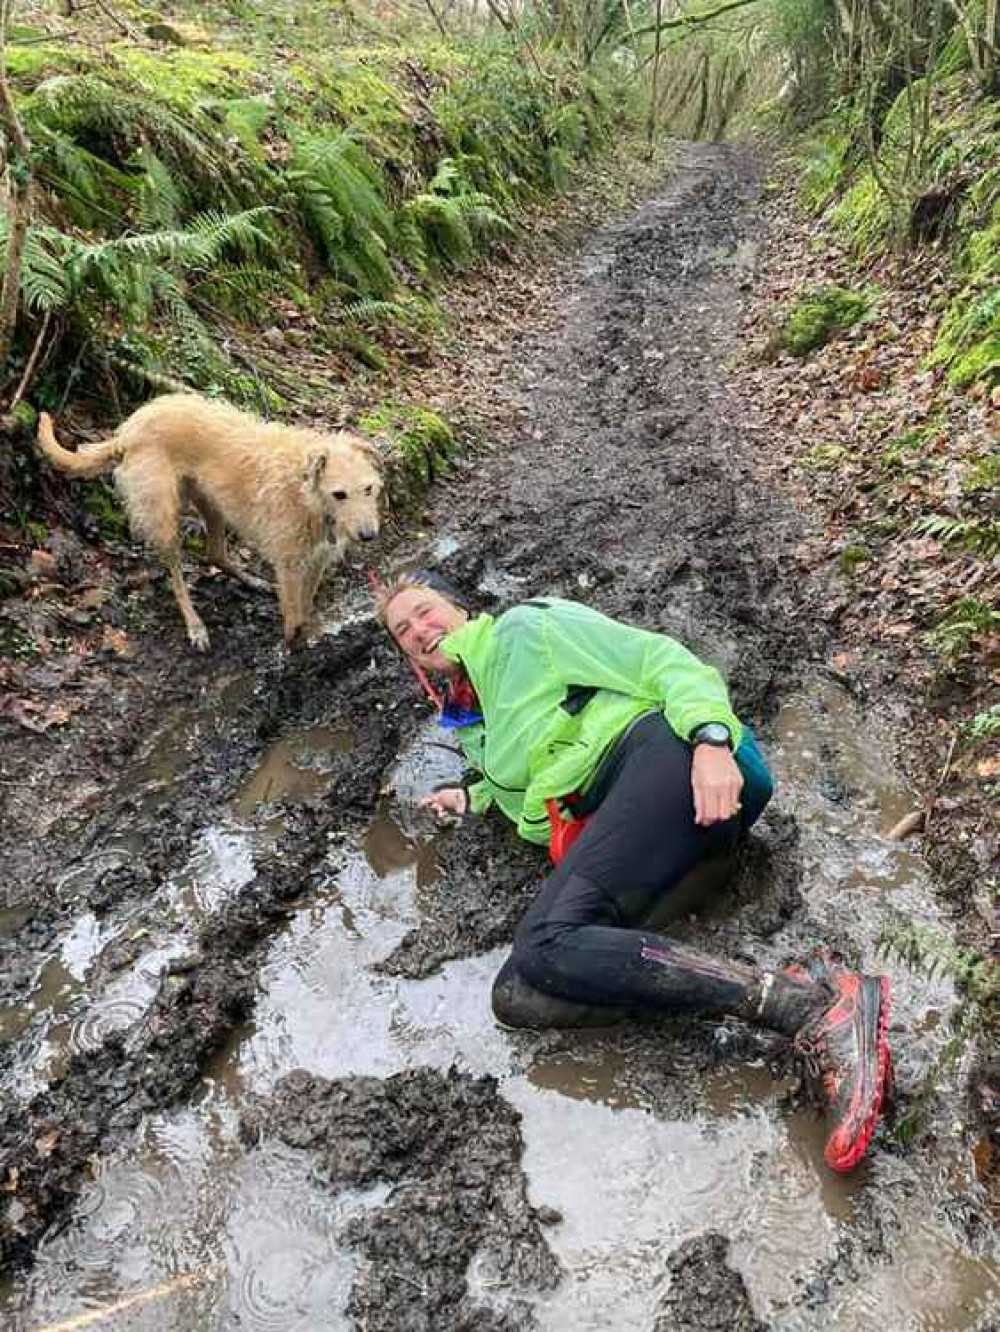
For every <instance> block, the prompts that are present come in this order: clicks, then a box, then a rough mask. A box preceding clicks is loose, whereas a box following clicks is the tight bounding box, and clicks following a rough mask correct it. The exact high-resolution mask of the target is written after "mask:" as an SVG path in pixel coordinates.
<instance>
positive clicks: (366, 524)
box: [38, 393, 382, 651]
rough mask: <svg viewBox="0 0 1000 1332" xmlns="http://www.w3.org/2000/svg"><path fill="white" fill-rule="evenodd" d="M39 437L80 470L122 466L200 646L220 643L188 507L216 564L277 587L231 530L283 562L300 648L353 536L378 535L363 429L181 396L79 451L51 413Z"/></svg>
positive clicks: (137, 521) (376, 489)
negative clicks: (191, 542) (193, 572)
mask: <svg viewBox="0 0 1000 1332" xmlns="http://www.w3.org/2000/svg"><path fill="white" fill-rule="evenodd" d="M38 443H39V445H40V446H41V449H42V452H43V453H44V454H45V456H46V457H47V458H48V459H49V460H50V461H51V462H53V463H54V464H55V466H56V467H58V468H60V469H61V470H62V471H64V472H69V473H71V474H72V475H73V476H79V477H95V476H100V475H102V474H103V473H105V472H110V471H112V470H113V471H114V478H115V483H116V485H117V486H118V489H119V490H120V492H121V494H122V498H123V500H124V502H125V507H126V509H127V511H128V516H129V522H130V523H131V525H132V530H133V532H134V533H135V534H136V535H137V536H140V537H142V538H144V539H145V540H146V541H148V542H150V543H151V544H152V545H153V546H154V547H155V548H156V550H157V551H158V552H159V555H160V558H161V559H162V560H163V562H164V564H165V565H166V566H167V570H168V572H169V574H170V586H171V587H172V588H173V592H174V596H175V597H176V598H177V604H178V606H179V607H180V609H181V614H182V615H183V616H184V623H185V624H186V625H187V632H188V638H189V639H190V640H191V642H192V644H193V645H194V646H195V647H196V648H198V649H199V650H200V651H204V650H205V649H206V648H207V647H208V631H207V630H206V629H205V626H204V624H203V623H202V621H201V618H200V617H199V615H198V612H197V611H196V610H195V608H194V606H193V605H192V604H191V596H190V593H189V592H188V589H187V586H186V584H185V582H184V575H183V573H182V572H181V542H180V520H181V515H182V513H183V511H184V509H185V508H186V507H188V506H193V507H194V508H195V509H197V511H198V512H199V513H200V514H201V516H202V518H203V519H204V521H205V531H206V557H207V559H208V560H209V561H210V562H211V563H212V564H215V565H217V566H218V567H219V568H220V569H224V570H226V571H227V572H228V573H231V574H233V575H235V577H237V578H239V579H241V580H242V581H243V582H244V583H246V584H247V585H248V586H250V587H252V588H255V589H257V590H264V591H266V590H269V589H268V585H267V584H266V583H264V582H262V580H261V579H259V578H254V577H252V576H251V575H250V574H249V573H248V572H247V571H246V569H244V568H243V567H242V565H240V564H239V563H238V561H236V560H235V559H234V558H233V557H232V556H231V555H230V554H229V552H228V551H227V549H226V528H227V527H229V528H232V529H233V531H235V532H237V533H239V535H240V536H241V537H242V538H243V539H244V540H245V541H246V542H247V543H248V544H249V545H251V546H253V547H255V549H257V550H258V551H259V552H260V553H261V555H263V556H264V557H265V559H267V560H269V561H270V563H271V564H272V565H273V566H274V571H275V574H276V575H277V580H278V597H279V600H280V602H281V611H282V616H283V618H284V625H285V642H286V643H287V644H288V645H289V647H294V646H296V645H297V644H298V643H299V641H300V640H301V638H302V637H303V636H304V634H305V630H306V628H307V626H308V623H309V617H310V614H311V612H312V606H313V600H314V598H315V596H316V592H317V590H318V588H319V584H320V581H321V579H322V578H323V575H324V573H325V572H326V570H327V568H328V567H329V566H330V564H331V563H332V562H333V561H334V560H339V559H340V558H341V557H342V555H343V553H344V550H345V548H346V546H347V544H348V542H349V541H353V540H361V541H369V540H371V539H372V538H373V537H376V536H378V530H379V515H378V502H379V493H380V491H381V489H382V481H381V475H380V471H379V465H378V451H377V450H376V448H375V447H374V445H372V444H370V443H369V442H368V441H367V440H365V439H362V438H361V436H359V435H355V434H353V433H352V432H351V431H347V430H342V431H339V432H338V433H337V434H335V435H324V434H322V433H320V432H319V431H316V430H306V429H301V428H298V427H295V426H284V425H271V424H265V423H263V422H261V421H258V420H256V419H255V418H254V417H252V416H247V415H246V414H245V413H244V412H241V411H237V409H236V408H235V407H230V406H229V405H228V404H226V403H222V402H211V401H209V400H208V399H207V398H201V397H198V396H197V395H195V394H187V393H171V394H168V395H166V396H164V397H161V398H155V399H154V400H153V401H152V402H149V403H147V404H146V406H145V407H140V408H139V410H138V411H137V412H135V413H134V414H133V415H132V416H130V417H129V419H128V420H127V421H125V422H124V424H123V425H121V426H120V427H119V429H118V430H117V432H116V433H115V435H114V436H113V437H112V438H111V439H109V440H105V441H104V442H103V443H100V444H96V445H93V446H91V447H89V448H86V449H83V450H81V451H80V452H79V453H70V452H69V451H68V450H67V449H64V448H63V447H62V446H61V445H60V444H59V442H58V441H57V439H56V437H55V432H54V431H53V429H52V421H51V418H50V417H48V416H46V415H45V414H44V413H43V414H42V415H41V417H40V418H39V423H38Z"/></svg>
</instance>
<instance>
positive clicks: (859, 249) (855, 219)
mask: <svg viewBox="0 0 1000 1332" xmlns="http://www.w3.org/2000/svg"><path fill="white" fill-rule="evenodd" d="M830 221H831V223H832V225H833V226H834V227H835V228H837V229H838V230H839V231H842V232H844V233H845V234H846V236H847V238H848V240H849V242H850V245H851V247H852V249H853V250H854V251H855V253H857V254H868V253H870V252H871V251H873V250H878V249H880V248H881V247H882V246H884V245H885V244H886V242H887V241H888V240H889V239H890V236H891V230H892V210H891V209H890V207H889V201H888V200H887V199H886V197H885V193H884V192H883V191H882V190H881V189H879V186H878V182H877V181H876V180H875V177H874V176H873V175H872V173H871V171H870V170H865V171H862V173H861V175H860V176H859V177H858V179H857V180H856V181H855V183H854V184H853V185H852V186H851V188H850V189H849V190H848V191H847V193H846V194H845V195H844V197H843V198H842V199H841V200H840V202H839V203H838V204H837V205H836V207H835V208H834V209H833V210H832V211H831V213H830Z"/></svg>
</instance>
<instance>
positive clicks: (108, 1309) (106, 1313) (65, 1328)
mask: <svg viewBox="0 0 1000 1332" xmlns="http://www.w3.org/2000/svg"><path fill="white" fill-rule="evenodd" d="M224 1272H225V1266H224V1264H222V1263H212V1264H211V1266H209V1267H206V1268H205V1270H204V1271H202V1272H187V1273H185V1274H184V1275H182V1276H177V1277H173V1278H172V1279H171V1280H170V1281H161V1282H160V1284H159V1285H158V1286H150V1287H149V1288H148V1289H147V1290H140V1291H139V1292H138V1294H136V1295H128V1296H126V1298H125V1299H123V1300H116V1301H115V1303H114V1304H106V1305H105V1306H104V1308H103V1309H92V1310H91V1311H90V1312H89V1313H82V1314H76V1315H74V1316H73V1317H72V1318H64V1319H63V1320H62V1322H59V1323H48V1324H47V1325H46V1326H45V1327H40V1328H39V1329H38V1332H76V1329H78V1328H81V1327H96V1326H97V1324H98V1323H104V1322H107V1321H108V1320H109V1319H110V1318H113V1317H114V1316H115V1314H118V1313H121V1312H122V1311H123V1310H125V1309H133V1308H135V1306H136V1305H139V1304H149V1303H150V1302H151V1301H153V1300H162V1299H163V1297H164V1296H165V1295H169V1294H170V1293H171V1292H172V1291H175V1290H186V1289H189V1288H190V1287H191V1286H198V1285H201V1284H202V1282H205V1281H215V1280H217V1279H218V1278H219V1277H220V1276H221V1275H222V1274H223V1273H224Z"/></svg>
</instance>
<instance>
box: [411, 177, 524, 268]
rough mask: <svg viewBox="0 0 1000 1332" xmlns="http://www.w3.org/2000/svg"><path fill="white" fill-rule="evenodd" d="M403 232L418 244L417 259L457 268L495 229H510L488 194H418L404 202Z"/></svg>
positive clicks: (437, 265)
mask: <svg viewBox="0 0 1000 1332" xmlns="http://www.w3.org/2000/svg"><path fill="white" fill-rule="evenodd" d="M402 213H403V216H404V218H405V219H406V222H407V234H408V236H409V237H410V238H411V241H412V243H413V244H414V245H415V246H418V247H419V255H418V262H421V261H422V262H424V263H427V264H429V265H430V266H431V267H432V268H437V269H446V268H461V267H463V266H464V265H465V264H467V263H469V262H470V261H471V259H472V258H473V257H474V255H475V254H476V252H477V250H479V249H480V248H483V247H484V246H485V244H486V242H487V241H488V240H489V238H490V237H491V236H492V235H493V234H494V233H495V232H497V231H501V230H506V231H509V230H510V229H511V227H510V223H509V222H508V221H507V219H506V218H504V217H502V216H501V215H500V214H499V213H498V212H497V211H496V209H495V208H494V206H493V200H492V199H491V197H490V196H489V195H488V194H481V193H478V192H475V193H473V192H469V193H467V194H456V195H445V194H418V195H416V196H415V197H414V198H413V199H409V200H408V201H407V202H406V204H404V206H403V209H402Z"/></svg>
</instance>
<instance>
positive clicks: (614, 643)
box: [439, 597, 743, 844]
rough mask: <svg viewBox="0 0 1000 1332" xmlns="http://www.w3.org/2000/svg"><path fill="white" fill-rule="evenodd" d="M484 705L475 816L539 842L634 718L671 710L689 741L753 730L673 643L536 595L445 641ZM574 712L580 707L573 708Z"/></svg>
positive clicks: (475, 748) (471, 738) (715, 681)
mask: <svg viewBox="0 0 1000 1332" xmlns="http://www.w3.org/2000/svg"><path fill="white" fill-rule="evenodd" d="M439 650H440V651H441V652H442V653H443V654H444V655H445V656H447V657H450V658H451V659H452V660H453V661H458V662H461V663H462V666H463V667H464V669H465V672H466V674H467V675H468V676H469V679H470V680H471V681H472V685H473V688H474V689H475V691H476V694H477V695H478V697H479V704H480V708H481V710H482V714H483V721H482V723H477V724H475V725H471V726H465V727H462V728H461V729H459V730H458V731H457V737H458V740H459V743H460V744H461V746H462V749H463V751H464V753H465V757H466V758H467V759H468V761H469V763H470V764H471V765H472V767H474V768H475V769H476V770H477V771H478V772H481V773H482V780H481V781H479V782H477V783H476V784H475V785H474V786H472V787H471V788H470V790H469V799H470V807H471V808H472V810H473V811H474V812H476V813H480V814H481V813H483V812H484V811H485V810H487V809H489V807H490V806H491V805H493V804H496V805H498V806H499V807H500V809H501V810H503V812H504V814H506V815H507V817H508V818H509V819H511V820H512V822H514V823H516V824H517V830H518V832H519V833H520V835H521V836H522V837H523V838H525V839H526V840H527V841H529V842H539V843H542V844H544V843H545V842H546V841H547V840H548V818H547V816H546V812H545V801H546V800H547V799H550V798H552V797H559V796H564V795H568V794H569V793H570V792H572V791H581V792H582V791H585V790H586V789H587V785H588V783H589V782H590V780H591V779H592V777H593V776H594V773H595V771H596V769H597V767H598V765H599V763H600V761H601V759H602V758H603V756H604V755H605V754H606V753H607V751H608V749H609V747H610V746H611V745H612V744H613V743H614V741H615V740H617V738H618V737H619V736H620V735H621V733H622V732H623V731H624V730H625V728H626V726H628V724H629V722H631V721H632V720H633V719H634V718H636V717H638V716H641V715H642V713H644V712H649V711H650V710H651V709H653V708H662V710H663V715H664V716H665V717H666V719H667V721H668V722H669V723H670V726H671V728H672V729H673V731H674V732H675V734H677V735H678V736H680V737H681V739H683V740H686V739H687V738H688V736H689V735H690V734H691V732H692V731H693V730H694V729H695V728H696V727H697V726H700V725H702V724H703V723H705V722H723V723H724V724H725V725H726V726H728V727H729V733H730V735H731V736H732V737H733V746H734V748H735V747H736V746H737V745H739V743H740V740H741V738H742V735H743V727H742V726H741V724H740V722H739V720H738V719H737V717H736V716H735V714H734V713H733V710H732V708H731V706H730V703H729V695H728V693H727V691H726V685H725V682H724V681H723V679H722V676H721V675H720V674H719V672H718V671H717V670H716V669H715V668H714V667H713V666H707V665H706V664H705V663H704V662H702V661H699V659H698V658H697V657H696V656H695V655H694V654H693V653H691V652H689V651H688V650H687V648H685V647H683V646H682V645H681V644H680V643H678V642H676V641H675V640H674V639H672V638H667V637H666V635H664V634H654V633H650V632H649V631H648V630H645V629H634V628H631V627H630V626H629V625H625V624H620V623H619V622H618V621H617V620H612V619H609V618H608V616H606V615H602V614H601V613H600V612H599V611H595V610H591V609H590V608H589V607H588V606H581V605H579V604H578V603H576V602H573V601H561V600H559V599H557V598H554V597H553V598H549V597H545V598H541V597H539V598H536V599H535V600H533V601H528V602H525V603H523V604H522V605H520V606H515V607H514V608H513V610H509V611H507V612H506V613H505V614H503V615H501V616H500V617H499V618H498V619H494V617H493V616H491V615H480V616H479V617H478V618H477V619H475V620H470V621H469V622H468V623H467V624H464V625H463V626H462V627H461V628H460V629H456V630H455V632H454V633H451V634H448V635H447V637H446V638H444V639H443V640H442V641H441V644H440V648H439ZM580 688H596V690H597V692H596V693H595V694H594V695H593V696H592V697H591V698H590V700H589V701H588V702H587V704H586V706H585V707H583V708H581V709H580V710H579V711H576V712H573V711H570V710H567V709H566V708H565V707H563V706H562V705H563V703H564V702H565V701H566V700H567V694H570V699H571V700H572V691H573V690H574V689H580ZM570 706H571V707H572V702H571V703H570Z"/></svg>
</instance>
